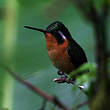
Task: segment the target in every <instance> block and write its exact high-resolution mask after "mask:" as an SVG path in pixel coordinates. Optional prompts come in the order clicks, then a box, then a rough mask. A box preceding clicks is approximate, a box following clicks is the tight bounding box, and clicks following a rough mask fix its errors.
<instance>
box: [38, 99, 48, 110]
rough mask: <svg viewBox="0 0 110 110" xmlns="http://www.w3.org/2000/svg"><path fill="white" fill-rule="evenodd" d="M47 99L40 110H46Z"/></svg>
mask: <svg viewBox="0 0 110 110" xmlns="http://www.w3.org/2000/svg"><path fill="white" fill-rule="evenodd" d="M46 102H47V100H45V99H44V100H43V103H42V107H41V108H40V109H39V110H45V108H46Z"/></svg>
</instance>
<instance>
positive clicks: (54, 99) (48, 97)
mask: <svg viewBox="0 0 110 110" xmlns="http://www.w3.org/2000/svg"><path fill="white" fill-rule="evenodd" d="M5 69H6V70H7V71H8V73H9V74H10V75H11V76H13V77H14V78H15V79H16V80H18V81H19V82H20V83H22V84H23V85H25V86H26V87H27V88H28V89H30V90H31V91H33V92H35V93H36V94H38V95H40V96H41V97H43V98H44V99H46V100H48V101H49V102H51V103H53V104H54V105H57V106H58V107H59V108H61V109H62V110H70V109H68V108H67V107H66V106H65V105H64V104H63V103H62V102H61V101H59V99H58V98H57V97H55V96H52V95H49V94H47V93H46V92H44V91H42V90H41V89H40V88H38V87H35V86H33V85H32V84H31V83H29V82H28V81H25V80H24V79H23V78H21V77H20V76H19V75H17V74H16V73H15V72H13V71H12V70H11V69H10V68H8V67H5Z"/></svg>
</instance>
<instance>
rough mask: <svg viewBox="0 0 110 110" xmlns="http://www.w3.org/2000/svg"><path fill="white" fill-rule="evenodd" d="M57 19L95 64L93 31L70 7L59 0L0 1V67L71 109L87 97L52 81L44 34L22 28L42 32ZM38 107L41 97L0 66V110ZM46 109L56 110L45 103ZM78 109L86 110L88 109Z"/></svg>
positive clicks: (55, 73) (69, 87)
mask: <svg viewBox="0 0 110 110" xmlns="http://www.w3.org/2000/svg"><path fill="white" fill-rule="evenodd" d="M56 20H59V21H62V22H63V23H64V24H65V25H66V26H67V27H68V29H69V30H70V32H71V34H72V36H73V38H74V39H75V40H76V41H77V42H78V43H79V44H80V45H81V46H82V47H83V49H84V50H85V52H86V55H87V58H88V61H90V62H94V61H95V60H94V47H95V46H94V37H93V36H94V33H93V29H92V27H91V24H88V22H86V21H85V20H84V18H83V16H81V15H80V12H79V10H77V9H76V8H75V7H74V5H73V4H71V3H69V2H66V1H63V2H62V1H60V0H53V1H51V0H37V1H36V0H31V1H30V0H10V1H8V0H0V65H2V64H6V65H8V66H10V67H12V68H13V69H14V70H15V72H17V73H18V74H20V75H21V76H22V77H23V78H24V79H27V80H28V81H30V82H31V83H32V84H34V85H37V86H39V87H40V88H41V89H43V90H44V91H46V92H48V93H49V94H54V95H56V96H58V97H59V98H60V100H61V101H62V102H63V103H64V104H65V105H67V106H69V107H72V106H74V105H77V104H78V103H81V102H83V101H85V100H86V99H87V96H86V95H85V94H84V93H83V92H82V91H81V90H80V89H79V88H77V86H75V85H74V86H72V85H68V84H56V83H54V82H53V81H52V79H53V78H54V77H56V76H57V69H56V68H54V67H53V65H52V64H51V61H50V60H49V57H48V55H47V52H46V46H45V38H44V37H43V34H41V33H39V32H35V31H31V30H27V29H24V25H31V26H34V27H40V28H43V29H45V28H46V26H48V25H49V24H50V23H51V22H53V21H56ZM84 78H85V77H84ZM86 79H87V78H86ZM73 88H76V89H73ZM79 94H80V95H79ZM41 105H42V98H41V97H40V96H38V95H36V94H34V93H33V92H31V91H30V90H28V89H27V88H25V87H24V86H23V85H21V84H20V83H18V82H17V81H15V80H13V78H11V77H10V76H9V75H8V74H7V73H6V72H5V71H4V70H3V69H2V68H1V67H0V108H8V109H9V110H31V109H32V110H37V109H39V108H40V107H41ZM49 108H50V109H51V108H52V110H54V109H55V108H54V107H53V105H52V104H50V103H48V104H47V107H46V109H47V110H49ZM79 110H88V107H87V106H84V107H82V108H81V109H79Z"/></svg>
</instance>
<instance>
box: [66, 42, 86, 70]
mask: <svg viewBox="0 0 110 110" xmlns="http://www.w3.org/2000/svg"><path fill="white" fill-rule="evenodd" d="M67 51H68V54H69V56H70V60H71V62H72V64H73V65H74V66H75V67H76V68H78V67H79V66H81V65H82V64H83V63H86V62H87V58H86V55H85V53H84V51H83V49H82V48H81V47H80V46H79V45H78V44H77V43H76V42H75V41H74V40H73V41H71V42H70V43H69V45H68V48H67Z"/></svg>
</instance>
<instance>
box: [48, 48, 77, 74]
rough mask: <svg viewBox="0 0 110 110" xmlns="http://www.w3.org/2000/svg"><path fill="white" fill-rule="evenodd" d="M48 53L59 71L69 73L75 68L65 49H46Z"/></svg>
mask: <svg viewBox="0 0 110 110" xmlns="http://www.w3.org/2000/svg"><path fill="white" fill-rule="evenodd" d="M48 54H49V57H50V59H51V61H52V63H53V65H54V66H55V67H56V68H58V69H59V70H60V71H63V72H65V73H67V74H69V73H70V72H72V71H73V70H74V69H75V68H74V66H73V65H72V63H71V61H70V57H69V55H68V53H67V51H66V50H64V49H52V50H49V51H48Z"/></svg>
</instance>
